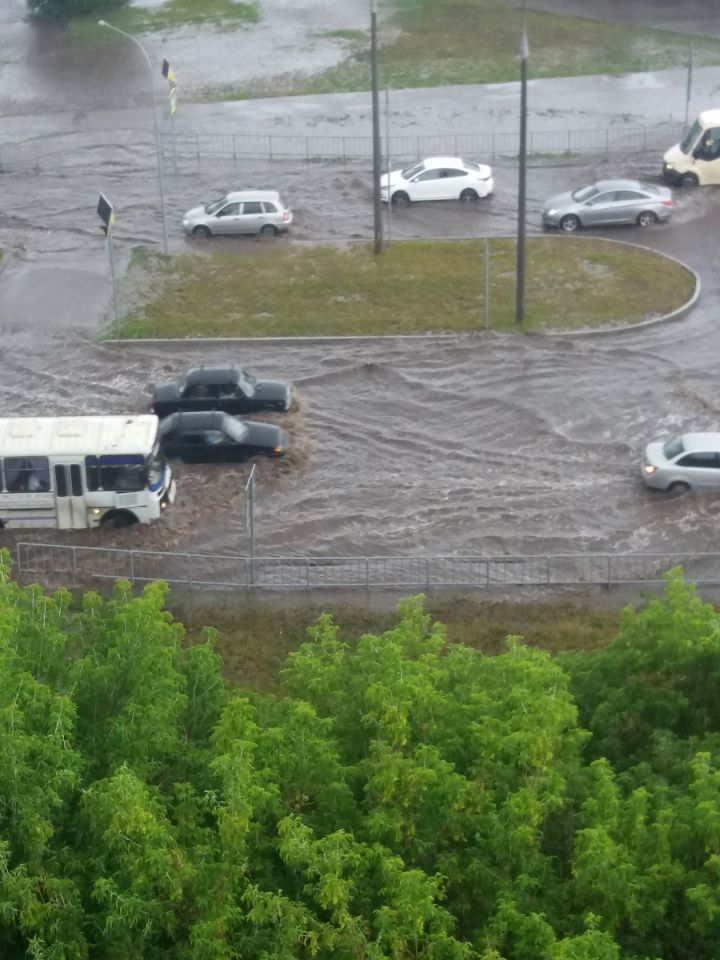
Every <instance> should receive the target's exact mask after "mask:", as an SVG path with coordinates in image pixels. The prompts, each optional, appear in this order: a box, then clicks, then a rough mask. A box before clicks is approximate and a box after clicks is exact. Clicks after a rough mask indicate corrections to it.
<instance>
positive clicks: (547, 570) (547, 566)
mask: <svg viewBox="0 0 720 960" xmlns="http://www.w3.org/2000/svg"><path fill="white" fill-rule="evenodd" d="M551 562H552V557H551V556H547V557H545V582H546V583H548V584H549V583H550V582H551V581H550V563H551Z"/></svg>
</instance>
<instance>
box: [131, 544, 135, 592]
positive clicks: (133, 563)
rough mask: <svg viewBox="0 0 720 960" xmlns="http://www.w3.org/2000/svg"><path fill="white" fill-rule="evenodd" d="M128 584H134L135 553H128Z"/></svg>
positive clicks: (132, 551)
mask: <svg viewBox="0 0 720 960" xmlns="http://www.w3.org/2000/svg"><path fill="white" fill-rule="evenodd" d="M130 583H132V584H134V583H135V551H134V550H131V551H130Z"/></svg>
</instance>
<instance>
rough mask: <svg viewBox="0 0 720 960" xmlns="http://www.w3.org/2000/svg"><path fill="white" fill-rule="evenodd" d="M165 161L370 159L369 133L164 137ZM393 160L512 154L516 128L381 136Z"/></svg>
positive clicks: (636, 135) (647, 142) (535, 138)
mask: <svg viewBox="0 0 720 960" xmlns="http://www.w3.org/2000/svg"><path fill="white" fill-rule="evenodd" d="M682 133H683V125H682V124H681V123H668V124H662V125H661V126H655V127H606V128H600V129H598V128H594V129H586V130H535V131H532V130H531V131H529V133H528V152H529V153H530V154H531V155H534V156H545V155H549V156H557V155H559V154H571V155H572V154H583V153H585V154H588V153H589V154H598V153H600V154H602V153H636V152H638V151H644V150H656V151H658V152H659V153H662V152H663V151H664V150H666V149H667V148H668V147H669V146H671V145H672V144H673V143H676V142H677V141H678V140H679V139H680V137H681V136H682ZM162 143H163V156H164V157H165V159H166V160H168V159H173V160H174V161H187V160H188V159H195V160H196V161H197V162H200V161H201V160H202V159H203V158H207V157H212V158H225V159H232V160H234V161H237V160H242V159H248V160H249V159H268V160H288V159H300V160H305V161H306V162H311V161H321V160H334V161H341V162H348V161H357V160H369V159H370V158H371V157H372V138H371V137H345V136H328V137H318V136H293V135H287V136H286V135H283V134H277V133H274V134H258V135H251V134H237V133H224V134H223V133H218V134H206V133H194V134H173V133H168V132H165V133H163V135H162ZM388 145H389V153H390V157H391V159H392V161H393V162H394V163H403V162H408V161H412V160H417V159H419V158H421V157H428V156H437V155H441V156H445V155H448V154H450V155H452V156H468V157H477V158H481V159H483V160H496V159H497V158H498V157H509V158H511V157H515V156H517V155H518V152H519V135H518V133H517V132H516V131H505V132H495V131H488V132H487V133H479V134H476V133H447V134H427V133H422V134H410V135H403V136H391V137H389V138H388V139H387V140H385V139H383V144H382V150H383V153H384V154H385V155H386V156H387V153H388Z"/></svg>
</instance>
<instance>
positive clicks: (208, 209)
mask: <svg viewBox="0 0 720 960" xmlns="http://www.w3.org/2000/svg"><path fill="white" fill-rule="evenodd" d="M226 200H227V197H220V199H219V200H213V202H212V203H206V204H205V213H209V214H213V213H217V212H218V210H219V209H220V207H222V206H223V204H224V203H225V201H226Z"/></svg>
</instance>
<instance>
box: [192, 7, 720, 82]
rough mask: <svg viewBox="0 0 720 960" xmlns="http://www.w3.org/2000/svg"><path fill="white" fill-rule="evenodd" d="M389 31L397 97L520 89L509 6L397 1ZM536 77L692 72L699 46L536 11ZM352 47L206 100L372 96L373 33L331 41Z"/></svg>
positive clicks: (664, 34) (701, 51)
mask: <svg viewBox="0 0 720 960" xmlns="http://www.w3.org/2000/svg"><path fill="white" fill-rule="evenodd" d="M390 11H391V12H390V14H389V16H386V17H383V22H382V24H381V27H380V30H379V38H378V42H379V45H380V63H379V69H380V83H381V86H383V87H385V86H387V87H390V88H391V89H398V88H406V87H435V86H441V85H445V84H454V83H498V82H502V81H507V80H517V79H518V75H519V44H520V33H521V29H522V11H521V10H520V9H519V8H518V7H516V6H511V5H510V4H508V3H505V2H504V0H394V2H393V3H392V4H391V5H390ZM527 28H528V37H529V44H530V59H529V70H530V75H531V76H532V77H564V76H580V75H587V74H613V73H632V72H635V71H650V70H666V69H668V68H670V67H684V66H686V65H687V62H688V53H689V42H690V39H691V38H690V37H688V36H686V35H684V34H681V33H673V32H670V31H666V30H651V29H648V28H647V27H636V26H632V25H631V24H628V23H605V22H602V21H599V20H590V19H584V18H581V17H568V16H563V15H560V14H555V13H546V12H543V11H538V10H528V11H527ZM323 35H324V36H328V37H335V38H339V39H342V40H344V41H345V44H346V51H347V57H346V59H345V61H344V62H343V63H341V64H339V65H338V66H336V67H332V68H331V69H329V70H326V71H323V72H320V73H317V74H307V73H304V72H301V71H296V72H293V73H286V74H284V75H279V76H277V77H275V78H273V79H258V80H256V81H253V82H250V83H247V84H243V85H242V86H238V87H234V88H231V87H224V88H222V89H219V88H213V89H208V90H206V91H205V92H204V94H203V97H204V98H205V99H209V100H210V99H244V98H247V97H265V96H286V95H290V94H314V93H333V92H337V91H353V90H367V89H369V86H370V66H369V15H368V32H363V31H345V32H339V31H334V32H327V33H326V34H320V36H323ZM692 42H693V49H694V62H695V66H707V65H714V64H717V63H720V40H717V39H714V38H712V37H702V36H695V37H693V38H692Z"/></svg>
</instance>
